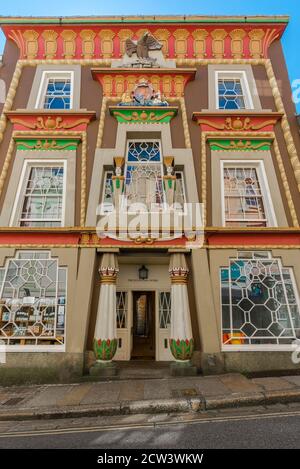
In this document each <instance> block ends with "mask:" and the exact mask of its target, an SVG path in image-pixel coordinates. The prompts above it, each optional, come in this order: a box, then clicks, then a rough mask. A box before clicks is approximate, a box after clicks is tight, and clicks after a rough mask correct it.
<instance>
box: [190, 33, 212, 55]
mask: <svg viewBox="0 0 300 469" xmlns="http://www.w3.org/2000/svg"><path fill="white" fill-rule="evenodd" d="M192 36H193V38H194V57H196V58H197V59H203V58H204V57H205V56H206V38H207V36H208V32H207V31H206V30H205V29H196V31H194V32H193V33H192Z"/></svg>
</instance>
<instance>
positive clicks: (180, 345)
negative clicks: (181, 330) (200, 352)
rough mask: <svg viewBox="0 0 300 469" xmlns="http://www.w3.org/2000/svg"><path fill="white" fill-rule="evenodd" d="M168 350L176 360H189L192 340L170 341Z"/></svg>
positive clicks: (192, 349) (192, 345)
mask: <svg viewBox="0 0 300 469" xmlns="http://www.w3.org/2000/svg"><path fill="white" fill-rule="evenodd" d="M170 349H171V352H172V355H173V357H174V358H175V359H176V360H190V359H191V358H192V355H193V351H194V340H193V339H185V340H184V339H182V340H180V339H177V340H175V339H170Z"/></svg>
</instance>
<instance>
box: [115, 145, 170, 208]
mask: <svg viewBox="0 0 300 469" xmlns="http://www.w3.org/2000/svg"><path fill="white" fill-rule="evenodd" d="M132 142H158V144H159V152H160V159H161V161H160V162H158V161H148V162H147V164H150V165H160V166H161V175H162V180H163V177H164V163H163V154H162V144H161V140H160V139H159V138H130V139H128V140H127V142H126V153H125V166H124V196H125V197H126V174H127V167H128V166H135V165H138V164H140V163H139V162H135V161H131V162H130V161H129V162H128V150H129V144H130V143H132ZM145 163H146V162H145ZM162 195H163V202H162V205H164V204H165V203H166V193H165V190H164V186H163V184H162ZM128 212H129V213H130V206H128ZM133 213H135V211H134V212H133Z"/></svg>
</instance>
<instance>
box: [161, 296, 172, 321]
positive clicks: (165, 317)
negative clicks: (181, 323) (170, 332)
mask: <svg viewBox="0 0 300 469" xmlns="http://www.w3.org/2000/svg"><path fill="white" fill-rule="evenodd" d="M170 324H171V293H170V292H168V291H164V292H160V294H159V327H160V329H167V328H168V327H169V326H170Z"/></svg>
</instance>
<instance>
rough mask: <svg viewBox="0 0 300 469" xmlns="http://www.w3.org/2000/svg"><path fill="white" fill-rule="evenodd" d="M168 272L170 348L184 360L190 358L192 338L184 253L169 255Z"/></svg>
mask: <svg viewBox="0 0 300 469" xmlns="http://www.w3.org/2000/svg"><path fill="white" fill-rule="evenodd" d="M169 273H170V278H171V335H170V349H171V352H172V355H173V356H174V358H175V360H176V361H179V362H186V361H189V360H190V359H191V358H192V354H193V351H194V340H193V335H192V325H191V314H190V307H189V299H188V291H187V280H188V274H189V269H188V267H187V264H186V259H185V255H184V254H181V253H176V254H172V255H171V259H170V267H169Z"/></svg>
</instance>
